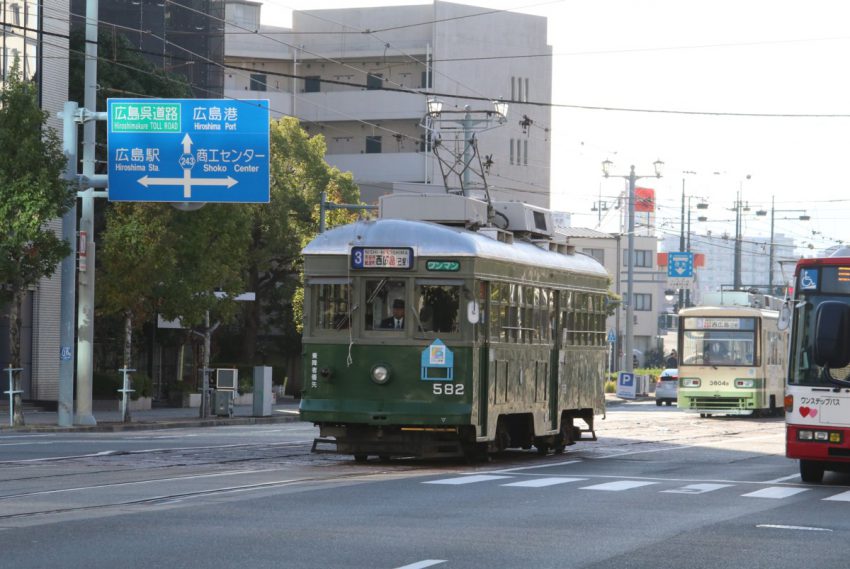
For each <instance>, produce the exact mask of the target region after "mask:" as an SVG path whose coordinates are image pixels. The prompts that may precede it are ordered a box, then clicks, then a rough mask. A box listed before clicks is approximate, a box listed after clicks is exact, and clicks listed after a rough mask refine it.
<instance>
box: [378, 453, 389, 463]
mask: <svg viewBox="0 0 850 569" xmlns="http://www.w3.org/2000/svg"><path fill="white" fill-rule="evenodd" d="M378 460H380V461H381V462H389V461H390V455H388V454H379V455H378Z"/></svg>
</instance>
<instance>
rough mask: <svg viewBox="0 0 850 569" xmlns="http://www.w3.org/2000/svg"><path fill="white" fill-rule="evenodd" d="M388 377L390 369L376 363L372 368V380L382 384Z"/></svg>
mask: <svg viewBox="0 0 850 569" xmlns="http://www.w3.org/2000/svg"><path fill="white" fill-rule="evenodd" d="M389 379H390V370H389V369H387V366H384V365H376V366H375V367H373V368H372V381H374V382H375V383H377V384H378V385H383V384H385V383H386V382H387V381H389Z"/></svg>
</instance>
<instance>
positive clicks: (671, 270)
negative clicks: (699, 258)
mask: <svg viewBox="0 0 850 569" xmlns="http://www.w3.org/2000/svg"><path fill="white" fill-rule="evenodd" d="M667 276H668V277H673V278H693V276H694V254H693V253H667Z"/></svg>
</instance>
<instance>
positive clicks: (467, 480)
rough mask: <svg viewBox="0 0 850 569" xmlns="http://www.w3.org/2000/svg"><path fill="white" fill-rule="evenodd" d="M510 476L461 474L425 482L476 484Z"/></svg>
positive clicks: (455, 484)
mask: <svg viewBox="0 0 850 569" xmlns="http://www.w3.org/2000/svg"><path fill="white" fill-rule="evenodd" d="M502 478H510V476H493V475H490V474H478V475H476V476H461V477H459V478H443V479H440V480H428V481H426V482H423V484H449V485H453V486H457V485H460V484H474V483H475V482H486V481H488V480H501V479H502Z"/></svg>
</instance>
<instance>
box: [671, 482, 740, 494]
mask: <svg viewBox="0 0 850 569" xmlns="http://www.w3.org/2000/svg"><path fill="white" fill-rule="evenodd" d="M730 486H732V484H689V485H687V486H682V487H681V488H675V489H673V490H662V491H661V492H662V493H666V494H705V493H706V492H714V491H715V490H720V489H721V488H729V487H730Z"/></svg>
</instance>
